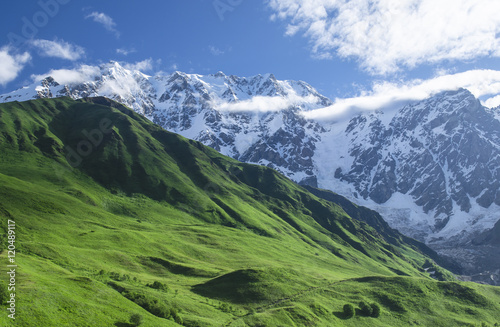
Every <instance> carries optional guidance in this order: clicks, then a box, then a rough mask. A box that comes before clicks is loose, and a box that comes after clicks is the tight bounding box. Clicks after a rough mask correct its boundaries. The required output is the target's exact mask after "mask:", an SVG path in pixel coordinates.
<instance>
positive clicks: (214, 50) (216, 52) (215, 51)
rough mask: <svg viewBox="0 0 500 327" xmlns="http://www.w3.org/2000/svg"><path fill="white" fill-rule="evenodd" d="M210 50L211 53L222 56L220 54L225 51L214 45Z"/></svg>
mask: <svg viewBox="0 0 500 327" xmlns="http://www.w3.org/2000/svg"><path fill="white" fill-rule="evenodd" d="M208 50H210V53H211V54H212V55H214V56H220V55H223V54H224V51H222V50H221V49H219V48H217V47H214V46H213V45H211V46H209V47H208Z"/></svg>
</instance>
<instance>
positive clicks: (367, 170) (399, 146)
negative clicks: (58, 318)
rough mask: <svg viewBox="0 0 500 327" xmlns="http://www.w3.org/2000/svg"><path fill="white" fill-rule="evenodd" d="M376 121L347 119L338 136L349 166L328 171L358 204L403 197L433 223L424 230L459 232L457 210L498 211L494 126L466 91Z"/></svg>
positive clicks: (499, 172)
mask: <svg viewBox="0 0 500 327" xmlns="http://www.w3.org/2000/svg"><path fill="white" fill-rule="evenodd" d="M381 116H383V115H376V114H373V115H369V116H358V117H355V118H353V119H352V120H351V121H350V123H349V125H348V126H347V128H346V130H345V136H346V137H347V139H349V140H350V141H351V143H350V147H349V148H348V155H349V156H350V157H352V158H353V160H352V161H353V163H352V165H350V166H349V167H347V169H345V168H344V169H342V168H338V169H337V170H336V172H335V177H336V178H338V179H340V180H342V181H346V182H347V183H349V184H351V185H353V186H354V188H355V189H356V191H357V192H358V193H359V194H360V196H361V197H362V198H364V199H369V200H371V201H373V202H375V203H377V204H384V203H386V202H387V201H388V200H389V199H391V197H392V196H393V195H394V194H397V193H398V194H402V195H407V196H409V197H410V198H411V199H412V200H413V202H414V203H415V204H416V205H417V206H419V207H420V208H421V209H422V211H423V212H424V213H425V214H428V215H430V216H432V217H433V218H434V219H433V221H432V224H429V226H428V227H429V228H430V230H431V232H440V231H442V230H443V229H446V228H448V229H454V230H453V231H454V232H457V233H458V232H461V231H462V229H460V228H464V227H466V226H465V225H464V224H463V221H457V220H456V219H454V218H456V217H457V216H461V217H462V216H463V215H456V213H457V212H461V213H470V212H471V211H472V209H473V207H475V208H490V207H491V206H492V205H497V206H498V205H500V192H499V190H500V165H499V163H500V121H498V120H497V119H495V118H494V116H493V115H492V113H491V112H490V111H488V110H487V109H486V108H484V107H483V106H482V105H481V104H480V102H479V101H478V100H477V99H475V98H474V96H473V95H472V94H471V93H470V92H468V91H467V90H463V89H462V90H458V91H453V92H444V93H441V94H438V95H436V96H434V97H432V98H430V99H427V100H425V101H421V102H419V103H416V104H411V105H407V106H405V107H403V108H402V109H400V110H399V111H398V112H397V113H396V114H395V115H394V117H393V118H392V119H390V121H389V123H385V124H384V123H383V122H382V120H381V119H383V118H384V117H381ZM476 211H477V210H476ZM497 219H498V217H497ZM492 222H493V223H494V221H490V222H488V223H489V224H490V226H491V223H492ZM393 224H396V225H397V221H393ZM457 228H458V229H457Z"/></svg>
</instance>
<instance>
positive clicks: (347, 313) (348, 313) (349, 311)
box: [344, 303, 356, 318]
mask: <svg viewBox="0 0 500 327" xmlns="http://www.w3.org/2000/svg"><path fill="white" fill-rule="evenodd" d="M355 312H356V311H355V310H354V306H353V305H352V304H350V303H347V304H345V305H344V317H346V318H352V317H354V313H355Z"/></svg>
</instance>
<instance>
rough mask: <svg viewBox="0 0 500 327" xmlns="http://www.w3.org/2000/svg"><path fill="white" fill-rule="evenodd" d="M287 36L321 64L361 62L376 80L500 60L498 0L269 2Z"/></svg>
mask: <svg viewBox="0 0 500 327" xmlns="http://www.w3.org/2000/svg"><path fill="white" fill-rule="evenodd" d="M269 6H270V8H272V9H273V10H274V11H275V14H273V15H272V16H271V18H272V19H273V20H276V19H280V20H284V21H286V22H288V26H287V29H286V32H285V34H286V35H289V36H292V35H296V34H297V33H299V32H302V34H303V35H304V36H305V37H306V38H308V39H309V40H310V43H311V47H312V53H313V55H314V56H316V57H318V58H331V57H332V56H338V57H341V58H351V57H353V58H356V59H358V60H359V63H360V65H361V67H362V68H364V69H366V70H367V71H368V72H370V73H372V74H382V75H383V74H389V73H394V72H397V71H398V70H399V69H401V68H403V67H406V68H413V67H415V66H417V65H420V64H429V63H437V62H441V61H445V60H469V59H474V58H477V57H482V56H494V57H499V56H500V42H499V39H498V37H497V35H498V34H499V33H500V20H499V19H498V17H500V2H499V1H497V0H481V1H478V0H439V1H435V0H419V1H416V0H399V1H393V0H379V1H374V0H351V1H343V0H269Z"/></svg>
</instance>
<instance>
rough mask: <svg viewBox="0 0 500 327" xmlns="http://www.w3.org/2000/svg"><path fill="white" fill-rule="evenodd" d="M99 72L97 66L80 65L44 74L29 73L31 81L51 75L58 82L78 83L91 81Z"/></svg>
mask: <svg viewBox="0 0 500 327" xmlns="http://www.w3.org/2000/svg"><path fill="white" fill-rule="evenodd" d="M99 74H100V69H99V67H96V66H88V65H81V66H80V67H78V68H75V69H53V70H51V71H49V72H47V73H45V74H40V75H31V78H32V79H33V81H35V82H37V81H41V80H43V79H44V78H46V77H48V76H52V77H53V78H54V80H55V81H56V82H58V83H59V84H69V85H71V84H79V83H83V82H87V81H92V80H93V79H94V77H95V76H98V75H99Z"/></svg>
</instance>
